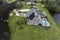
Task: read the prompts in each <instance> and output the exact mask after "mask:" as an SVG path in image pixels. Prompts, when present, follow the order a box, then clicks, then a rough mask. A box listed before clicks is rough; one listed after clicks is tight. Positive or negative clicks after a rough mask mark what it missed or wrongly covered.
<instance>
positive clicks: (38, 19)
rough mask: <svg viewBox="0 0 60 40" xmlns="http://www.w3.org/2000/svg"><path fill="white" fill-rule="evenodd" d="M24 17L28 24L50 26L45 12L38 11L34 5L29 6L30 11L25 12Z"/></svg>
mask: <svg viewBox="0 0 60 40" xmlns="http://www.w3.org/2000/svg"><path fill="white" fill-rule="evenodd" d="M26 18H27V24H28V25H42V26H50V24H49V22H48V20H47V18H46V14H45V13H44V12H40V11H39V9H38V8H36V7H35V6H34V7H31V8H30V11H29V12H27V14H26Z"/></svg>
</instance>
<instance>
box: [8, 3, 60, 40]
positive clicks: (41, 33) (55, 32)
mask: <svg viewBox="0 0 60 40" xmlns="http://www.w3.org/2000/svg"><path fill="white" fill-rule="evenodd" d="M29 7H30V6H25V7H23V8H29ZM38 8H39V9H40V10H41V11H44V12H45V13H46V15H47V17H48V20H49V22H50V25H51V26H50V28H49V29H48V30H46V29H45V28H43V27H42V26H28V25H26V24H22V26H23V29H20V28H19V26H18V25H17V21H19V20H20V19H22V21H25V22H26V18H21V17H18V16H11V17H9V27H10V32H11V37H10V40H60V29H59V27H58V25H57V24H56V23H55V21H54V19H53V18H52V16H51V15H50V14H49V12H48V10H47V9H46V8H43V7H42V4H40V5H38Z"/></svg>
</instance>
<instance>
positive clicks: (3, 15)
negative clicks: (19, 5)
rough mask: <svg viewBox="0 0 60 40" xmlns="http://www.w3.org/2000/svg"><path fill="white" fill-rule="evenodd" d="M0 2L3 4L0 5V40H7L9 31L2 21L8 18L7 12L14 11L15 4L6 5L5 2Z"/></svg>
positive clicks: (6, 24)
mask: <svg viewBox="0 0 60 40" xmlns="http://www.w3.org/2000/svg"><path fill="white" fill-rule="evenodd" d="M2 1H3V3H2V4H1V5H0V40H9V37H10V36H9V35H10V30H9V27H8V23H7V22H3V21H4V20H5V19H8V18H9V12H10V11H11V10H12V9H14V6H15V3H16V2H14V3H12V4H7V3H6V1H5V0H2ZM4 33H5V34H4ZM7 35H8V36H7Z"/></svg>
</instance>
